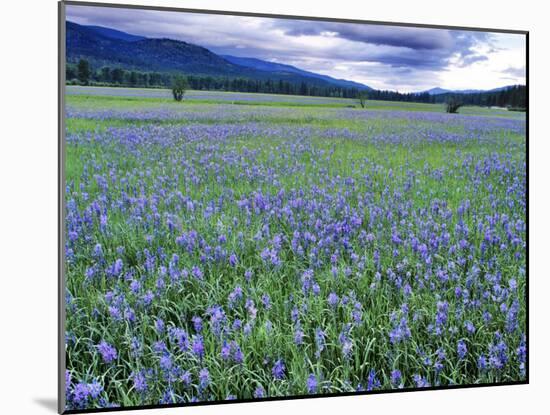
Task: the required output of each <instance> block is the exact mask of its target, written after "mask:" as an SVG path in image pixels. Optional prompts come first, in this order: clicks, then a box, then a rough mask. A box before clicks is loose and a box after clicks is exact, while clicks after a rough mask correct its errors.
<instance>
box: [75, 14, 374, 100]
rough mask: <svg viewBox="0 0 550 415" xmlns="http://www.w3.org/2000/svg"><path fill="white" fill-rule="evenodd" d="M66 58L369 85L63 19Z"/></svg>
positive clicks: (131, 66)
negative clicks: (64, 21)
mask: <svg viewBox="0 0 550 415" xmlns="http://www.w3.org/2000/svg"><path fill="white" fill-rule="evenodd" d="M66 42H67V44H66V51H67V62H68V63H77V62H78V61H79V60H80V59H82V58H84V59H87V60H88V61H89V62H90V64H91V65H92V67H95V68H100V67H102V66H112V67H120V68H123V69H129V70H137V71H158V72H184V73H185V74H187V75H210V76H220V77H233V78H235V77H239V78H249V79H255V80H264V81H265V80H268V79H271V80H273V81H278V80H284V81H288V82H291V83H294V84H300V83H302V82H305V83H308V84H310V85H317V86H323V87H327V86H337V87H345V88H358V89H365V90H368V89H371V88H370V87H369V86H367V85H363V84H360V83H357V82H352V81H347V80H343V79H335V78H332V77H330V76H327V75H321V74H317V73H313V72H308V71H304V70H302V69H299V68H296V67H294V66H290V65H284V64H279V63H274V62H268V61H263V60H260V59H255V58H242V57H236V56H228V55H217V54H215V53H214V52H212V51H210V50H208V49H206V48H204V47H202V46H199V45H194V44H192V43H187V42H183V41H180V40H173V39H167V38H146V37H142V36H136V35H131V34H128V33H125V32H121V31H119V30H114V29H111V28H107V27H101V26H84V25H79V24H77V23H74V22H70V21H67V22H66Z"/></svg>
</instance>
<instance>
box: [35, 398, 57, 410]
mask: <svg viewBox="0 0 550 415" xmlns="http://www.w3.org/2000/svg"><path fill="white" fill-rule="evenodd" d="M34 402H35V403H36V404H37V405H40V406H41V407H43V408H45V409H47V410H49V411H50V412H54V413H57V399H54V398H34Z"/></svg>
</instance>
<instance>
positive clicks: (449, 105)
mask: <svg viewBox="0 0 550 415" xmlns="http://www.w3.org/2000/svg"><path fill="white" fill-rule="evenodd" d="M462 105H463V104H462V102H461V101H459V100H458V98H456V97H450V98H449V99H448V100H447V102H446V103H445V111H447V112H448V113H449V114H456V113H458V109H459V108H460V107H462Z"/></svg>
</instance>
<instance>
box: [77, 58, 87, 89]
mask: <svg viewBox="0 0 550 415" xmlns="http://www.w3.org/2000/svg"><path fill="white" fill-rule="evenodd" d="M77 71H78V80H79V81H80V82H81V83H83V84H84V85H88V82H89V81H90V64H89V63H88V61H87V60H86V59H80V61H78V69H77Z"/></svg>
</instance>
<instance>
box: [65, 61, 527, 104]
mask: <svg viewBox="0 0 550 415" xmlns="http://www.w3.org/2000/svg"><path fill="white" fill-rule="evenodd" d="M174 76H175V74H172V73H169V72H153V71H136V70H127V69H122V68H119V67H109V66H103V67H101V68H99V69H95V70H94V69H92V68H91V66H90V64H89V62H88V61H87V60H85V59H81V60H80V61H79V62H78V64H68V65H67V67H66V79H67V83H69V84H80V85H97V86H128V87H144V88H170V87H171V86H172V84H173V79H174ZM186 79H187V85H188V87H189V88H190V89H195V90H215V91H233V92H254V93H269V94H284V95H308V96H323V97H339V98H356V99H361V101H362V102H363V101H364V100H365V92H366V91H365V90H361V89H358V88H345V87H339V86H320V85H317V84H312V83H308V82H305V81H302V82H289V81H286V80H282V79H278V80H272V79H266V80H263V79H262V80H260V79H249V78H229V77H223V76H219V77H216V76H202V75H187V76H186ZM366 93H367V94H368V99H371V100H381V101H402V102H420V103H445V102H448V101H449V100H450V99H453V100H458V101H460V103H461V104H462V105H478V106H499V107H514V108H518V109H522V108H525V107H526V105H527V103H526V96H527V94H526V87H525V86H523V85H517V86H514V87H511V88H508V89H505V90H501V91H494V92H480V93H468V94H452V93H446V94H438V95H430V94H428V93H427V92H424V93H400V92H397V91H381V90H368V92H366Z"/></svg>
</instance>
